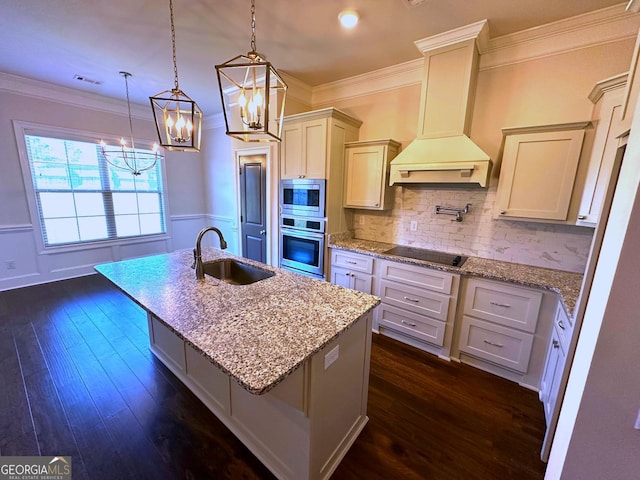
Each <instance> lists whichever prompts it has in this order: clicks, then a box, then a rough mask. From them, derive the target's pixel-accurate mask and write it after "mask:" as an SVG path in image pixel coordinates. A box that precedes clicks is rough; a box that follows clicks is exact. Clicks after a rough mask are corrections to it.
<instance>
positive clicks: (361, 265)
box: [331, 250, 373, 274]
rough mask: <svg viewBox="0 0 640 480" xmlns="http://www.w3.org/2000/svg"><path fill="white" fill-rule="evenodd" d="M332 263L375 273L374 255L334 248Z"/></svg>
mask: <svg viewBox="0 0 640 480" xmlns="http://www.w3.org/2000/svg"><path fill="white" fill-rule="evenodd" d="M331 264H332V265H335V266H336V267H344V268H348V269H349V270H355V271H358V272H363V273H369V274H370V273H373V257H368V256H365V255H358V254H354V253H349V252H344V251H342V250H333V254H332V257H331Z"/></svg>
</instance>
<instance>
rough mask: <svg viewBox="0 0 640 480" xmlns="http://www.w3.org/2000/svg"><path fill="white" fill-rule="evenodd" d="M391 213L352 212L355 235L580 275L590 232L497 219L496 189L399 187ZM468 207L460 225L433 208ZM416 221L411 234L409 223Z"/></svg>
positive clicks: (571, 227) (591, 231) (566, 226)
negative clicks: (495, 209) (439, 206)
mask: <svg viewBox="0 0 640 480" xmlns="http://www.w3.org/2000/svg"><path fill="white" fill-rule="evenodd" d="M394 189H395V203H394V208H393V210H390V211H385V212H376V211H369V210H355V211H354V217H353V229H354V236H355V237H356V238H361V239H364V240H376V241H380V242H388V243H396V244H400V245H412V246H414V247H421V248H430V249H435V250H442V251H448V252H453V253H460V254H463V255H472V256H475V257H482V258H490V259H494V260H503V261H506V262H516V263H523V264H526V265H535V266H538V267H547V268H554V269H558V270H564V271H569V272H579V273H582V272H583V271H584V270H585V268H586V264H587V257H588V255H589V248H590V246H591V238H592V236H593V229H591V228H586V227H576V226H572V225H554V224H548V223H537V222H521V221H513V220H495V219H494V218H493V207H494V203H495V198H496V189H495V187H494V188H490V189H488V190H480V189H477V190H476V189H474V190H470V189H469V188H468V187H465V188H464V189H455V188H447V189H445V188H437V189H433V188H425V187H423V186H417V185H411V186H398V187H394ZM468 203H469V204H471V207H470V209H469V213H467V214H463V220H462V222H456V221H455V216H450V215H442V214H439V215H436V213H435V209H436V205H442V206H447V207H464V206H465V205H466V204H468ZM412 221H415V222H416V223H417V228H416V230H415V231H411V222H412Z"/></svg>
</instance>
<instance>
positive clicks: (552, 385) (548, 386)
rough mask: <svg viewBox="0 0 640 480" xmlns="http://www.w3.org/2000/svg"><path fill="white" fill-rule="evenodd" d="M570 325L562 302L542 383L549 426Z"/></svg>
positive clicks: (541, 398)
mask: <svg viewBox="0 0 640 480" xmlns="http://www.w3.org/2000/svg"><path fill="white" fill-rule="evenodd" d="M569 325H570V323H569V320H568V318H567V314H566V313H565V311H564V308H563V306H562V304H560V302H558V307H557V310H556V317H555V321H554V322H553V331H552V332H551V341H550V342H549V350H548V352H547V361H546V363H545V366H544V372H543V374H542V379H541V381H540V400H541V401H542V404H543V405H544V416H545V419H546V421H547V426H548V425H549V423H550V422H551V417H552V415H553V410H554V408H555V405H556V400H557V399H558V392H559V390H560V381H561V380H562V373H563V371H564V366H565V364H566V357H567V346H568V341H569V337H570V335H571V332H568V331H567V328H568V326H569Z"/></svg>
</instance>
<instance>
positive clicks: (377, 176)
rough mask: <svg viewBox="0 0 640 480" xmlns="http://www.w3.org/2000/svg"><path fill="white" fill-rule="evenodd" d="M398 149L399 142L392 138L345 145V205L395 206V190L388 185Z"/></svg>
mask: <svg viewBox="0 0 640 480" xmlns="http://www.w3.org/2000/svg"><path fill="white" fill-rule="evenodd" d="M399 150H400V144H399V143H398V142H396V141H394V140H390V139H387V140H374V141H367V142H349V143H346V144H345V166H344V171H345V174H344V206H345V208H363V209H369V210H387V209H390V208H392V207H393V196H392V193H393V191H392V190H391V188H390V187H389V186H388V183H389V164H390V162H391V160H392V159H393V158H395V156H396V155H397V154H398V152H399Z"/></svg>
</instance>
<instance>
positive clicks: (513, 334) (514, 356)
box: [460, 315, 533, 373]
mask: <svg viewBox="0 0 640 480" xmlns="http://www.w3.org/2000/svg"><path fill="white" fill-rule="evenodd" d="M532 347H533V335H532V334H530V333H524V332H520V331H518V330H513V329H511V328H507V327H503V326H500V325H495V324H493V323H489V322H484V321H482V320H478V319H476V318H472V317H467V316H466V315H465V316H463V318H462V327H461V330H460V350H461V351H463V352H466V353H468V354H470V355H473V356H475V357H479V358H483V359H485V360H489V361H490V362H493V363H497V364H498V365H502V366H504V367H507V368H510V369H512V370H517V371H518V372H522V373H525V372H526V371H527V368H528V366H529V357H530V355H531V348H532Z"/></svg>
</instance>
